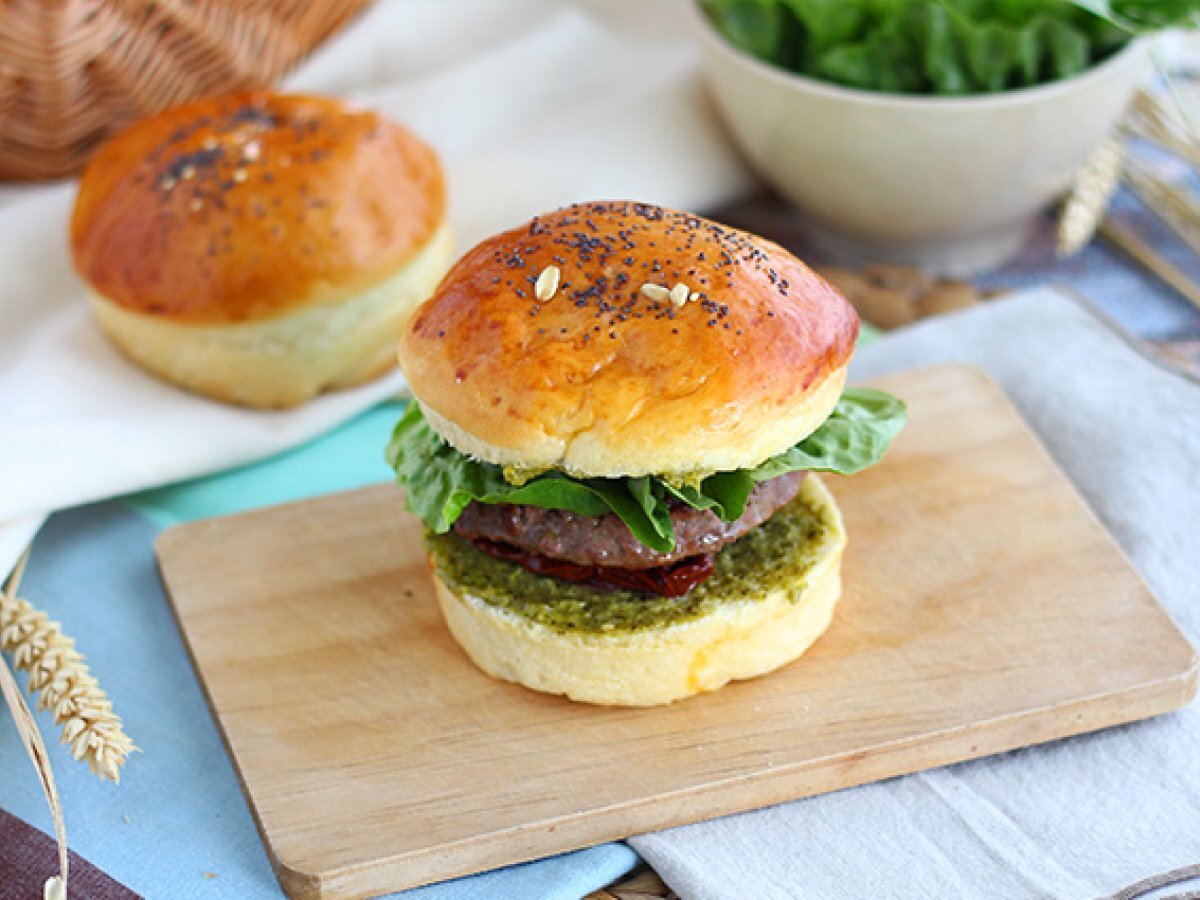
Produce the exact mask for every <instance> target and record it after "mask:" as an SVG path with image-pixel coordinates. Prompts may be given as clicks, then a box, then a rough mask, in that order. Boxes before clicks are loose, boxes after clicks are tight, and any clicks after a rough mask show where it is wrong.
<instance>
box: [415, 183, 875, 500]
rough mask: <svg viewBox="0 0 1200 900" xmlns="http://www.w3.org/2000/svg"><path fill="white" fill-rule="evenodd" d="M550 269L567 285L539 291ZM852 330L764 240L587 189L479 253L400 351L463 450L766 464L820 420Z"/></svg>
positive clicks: (818, 288)
mask: <svg viewBox="0 0 1200 900" xmlns="http://www.w3.org/2000/svg"><path fill="white" fill-rule="evenodd" d="M551 267H553V269H556V270H557V274H558V280H559V283H558V285H557V290H556V291H555V292H554V294H553V296H552V297H551V298H550V299H539V297H538V290H537V283H538V281H539V276H540V275H542V273H543V272H546V273H547V274H546V275H545V276H544V278H543V286H544V287H546V286H548V283H549V282H551V281H553V279H554V274H555V273H554V271H549V270H550V269H551ZM677 285H683V286H684V287H681V288H677V287H676V286H677ZM644 286H648V287H644ZM673 288H674V289H676V291H677V295H676V301H678V300H680V299H682V298H683V295H684V294H686V295H687V296H688V297H690V298H691V299H690V300H688V301H687V302H684V303H683V304H682V305H678V304H677V302H676V301H673V300H672V299H670V298H669V297H667V296H665V294H666V293H667V291H669V290H671V289H673ZM857 333H858V317H857V315H856V314H855V312H854V309H853V308H852V307H851V306H850V304H849V303H848V302H847V301H846V300H845V299H844V298H843V297H842V296H841V295H840V294H839V293H838V292H837V291H836V290H834V289H833V288H832V287H830V286H829V285H828V284H827V283H826V282H825V281H823V280H822V279H821V278H820V277H819V276H817V275H816V274H814V273H813V272H812V271H811V270H810V269H809V268H807V267H806V266H805V265H804V264H803V263H801V262H800V261H799V260H797V259H796V258H795V257H793V256H792V255H791V254H789V253H788V252H787V251H786V250H784V249H782V248H781V247H779V246H777V245H775V244H773V243H771V242H769V241H766V240H763V239H762V238H759V237H755V236H753V235H750V234H747V233H746V232H742V231H738V230H736V229H733V228H729V227H726V226H723V225H719V224H717V223H715V222H711V221H708V220H706V219H702V218H699V217H697V216H693V215H690V214H688V213H682V212H676V211H673V210H668V209H663V208H661V207H657V206H652V205H649V204H643V203H632V202H624V201H616V202H591V203H580V204H575V205H572V206H569V207H566V208H564V209H561V210H558V211H556V212H553V213H550V214H548V215H544V216H539V217H537V218H535V219H533V220H532V221H531V222H528V223H527V224H525V225H522V226H520V227H518V228H515V229H513V230H511V231H507V232H505V233H503V234H500V235H497V236H495V237H492V238H490V239H488V240H486V241H484V242H483V243H481V244H479V245H478V246H477V247H475V248H474V249H473V250H471V251H470V252H468V253H467V254H466V255H465V256H464V257H463V258H462V259H461V260H459V262H458V263H457V264H456V265H455V266H454V267H453V268H452V269H451V271H450V272H449V274H448V275H447V276H446V278H445V279H444V280H443V282H442V283H441V285H440V286H439V287H438V290H437V292H436V293H435V294H434V296H433V297H432V298H431V299H430V300H429V301H428V302H426V303H425V304H423V305H422V306H421V307H420V309H419V310H418V311H417V313H416V315H415V316H414V317H413V319H412V322H411V324H410V325H409V327H407V328H406V329H405V332H404V335H403V337H402V339H401V342H400V361H401V366H402V367H403V369H404V373H405V375H406V376H407V378H408V381H409V384H410V385H411V387H412V390H413V394H414V396H416V397H417V398H418V401H419V402H420V404H421V407H422V409H423V411H424V412H425V415H426V418H427V419H428V421H429V423H430V425H431V426H432V427H433V428H435V429H436V430H437V431H438V433H439V434H441V435H442V437H444V438H445V439H446V440H447V441H448V442H450V443H451V444H452V445H454V446H455V447H456V448H457V449H458V450H460V451H461V452H463V453H465V454H468V455H470V456H473V457H476V458H479V459H482V460H486V461H488V462H492V463H496V464H499V465H505V466H513V467H518V468H527V469H545V468H554V469H559V470H562V471H565V472H567V473H568V474H570V475H573V476H576V477H622V476H634V477H636V476H641V475H648V474H656V475H664V474H665V475H688V474H694V473H702V472H713V471H723V470H731V469H742V468H750V467H753V466H756V465H758V464H759V463H761V462H763V461H764V460H765V459H767V458H768V457H771V456H774V455H775V454H777V453H780V452H782V451H783V450H785V449H787V448H788V447H790V446H792V445H793V444H795V443H796V442H797V441H799V440H801V439H803V438H804V437H805V436H806V435H808V434H809V433H811V432H812V431H813V430H815V429H816V428H817V427H818V426H820V425H821V423H822V422H824V421H825V419H826V418H827V417H828V415H829V413H830V412H831V411H832V409H833V407H834V405H835V404H836V402H837V400H838V397H839V395H840V394H841V391H842V387H843V385H844V383H845V378H846V367H847V364H848V362H849V359H850V355H851V353H852V352H853V348H854V341H855V338H856V337H857Z"/></svg>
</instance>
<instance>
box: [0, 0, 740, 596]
mask: <svg viewBox="0 0 1200 900" xmlns="http://www.w3.org/2000/svg"><path fill="white" fill-rule="evenodd" d="M697 64H698V54H697V52H696V50H695V48H694V46H693V45H692V42H691V40H690V39H689V38H688V37H687V28H686V16H685V9H684V0H670V2H655V3H640V4H639V3H630V2H627V0H604V2H590V3H583V2H580V3H576V4H570V3H562V2H555V0H506V2H504V3H495V2H492V0H454V2H446V0H383V2H380V3H378V4H377V5H376V6H374V7H372V8H371V10H370V11H369V12H368V13H367V14H366V15H365V16H363V17H362V18H361V19H360V20H358V21H357V22H355V23H354V24H352V25H351V26H350V28H348V29H347V30H346V31H345V32H343V33H342V34H340V35H338V36H337V37H335V38H334V39H333V40H332V41H331V42H330V43H329V44H327V45H326V46H325V47H323V48H322V49H321V50H320V51H319V52H318V53H317V54H316V55H315V56H314V57H313V58H311V59H310V60H309V61H308V62H307V63H306V65H305V66H304V67H303V68H302V69H301V70H300V71H298V72H297V73H295V75H294V76H293V77H292V78H291V79H289V81H288V82H287V87H289V88H290V89H293V90H302V91H311V92H324V93H332V94H338V95H342V96H350V97H353V98H356V99H359V100H361V101H362V102H363V103H365V104H368V105H371V106H375V107H377V108H379V109H380V110H382V111H384V112H385V113H387V114H389V115H391V116H393V117H394V118H396V119H398V120H400V121H402V122H405V123H408V124H409V125H410V126H411V127H413V128H414V129H415V130H416V131H417V132H418V133H420V134H421V135H423V136H424V137H425V138H426V139H427V140H429V141H431V142H432V143H433V144H434V146H435V147H436V148H437V149H438V151H439V152H440V153H441V155H442V158H443V160H444V162H445V164H446V168H447V174H448V182H449V188H450V196H451V223H452V225H453V227H454V229H455V232H456V234H457V237H458V243H459V247H460V249H465V248H466V247H468V246H470V245H471V244H473V243H474V242H476V241H478V240H479V239H480V238H482V237H485V236H486V235H488V234H490V233H492V232H494V231H497V230H500V229H502V228H505V227H509V226H511V225H515V224H517V223H519V222H520V221H522V220H523V219H525V218H527V217H529V216H531V215H533V214H535V213H537V212H540V211H544V210H546V209H549V208H553V207H555V206H558V205H561V204H563V203H567V202H570V201H573V200H580V199H594V198H602V197H610V198H612V197H633V198H638V199H643V200H648V201H651V202H658V203H663V204H666V205H671V206H679V207H684V208H691V209H703V208H705V207H708V206H711V205H714V204H716V203H719V202H721V201H724V200H728V199H731V198H732V197H734V196H736V195H737V194H738V193H740V192H742V191H744V190H745V189H746V188H747V187H748V185H749V183H750V182H749V178H748V176H747V175H746V173H745V171H744V169H743V168H742V166H741V164H740V163H739V162H738V161H737V158H736V156H735V155H734V153H733V151H732V150H731V149H730V147H729V145H728V143H727V142H726V139H725V137H724V135H723V132H722V131H721V129H720V126H719V125H718V123H717V121H716V119H715V117H714V115H713V113H712V111H711V109H710V108H709V105H708V103H707V100H706V98H705V96H704V94H703V91H702V89H701V86H700V83H699V79H698V75H697ZM371 189H373V190H387V185H373V186H372V187H371ZM73 193H74V186H73V184H66V185H58V186H55V187H50V188H33V189H31V188H8V189H5V190H4V191H2V192H0V201H3V205H2V206H0V410H3V435H4V439H3V440H2V441H0V572H7V571H8V570H9V568H10V567H11V564H12V562H13V560H14V559H15V556H16V554H17V553H18V552H19V551H20V548H21V547H22V546H24V544H25V543H26V542H27V540H28V538H29V536H30V534H31V533H32V531H33V530H34V529H36V527H37V524H38V523H39V522H40V520H41V517H42V516H43V515H44V514H45V513H47V512H49V511H52V510H54V509H60V508H64V507H68V506H74V505H76V504H79V503H84V502H87V501H90V500H95V499H98V498H103V497H110V496H115V495H119V494H124V493H127V492H130V491H134V490H138V489H140V488H145V487H149V486H152V485H157V484H163V483H168V482H172V481H178V480H181V479H185V478H189V477H193V476H196V475H200V474H204V473H208V472H213V471H218V470H221V469H225V468H229V467H232V466H236V465H239V464H242V463H246V462H249V461H251V460H254V459H257V458H260V457H263V456H267V455H270V454H272V453H275V452H278V451H280V450H283V449H285V448H287V447H290V446H293V445H295V444H298V443H301V442H303V441H305V440H307V439H309V438H311V437H313V436H314V435H316V434H319V433H321V432H323V431H325V430H328V429H329V428H331V427H332V426H334V425H336V424H337V423H339V422H341V421H343V420H345V419H347V418H349V417H351V416H353V415H354V414H356V413H358V412H360V411H361V410H363V409H365V408H366V407H368V406H370V405H372V404H374V403H376V402H378V401H379V400H380V399H382V398H383V397H385V396H387V395H389V394H392V393H394V392H395V391H397V390H398V389H399V388H400V387H401V386H402V383H401V380H400V379H399V377H398V376H395V375H393V376H392V377H390V378H386V379H383V380H381V381H378V382H375V383H373V384H370V385H367V386H365V387H362V388H358V389H355V390H351V391H345V392H341V393H338V394H334V395H330V396H326V397H323V398H321V399H319V400H317V401H315V402H314V403H311V404H309V405H307V406H305V407H303V408H301V409H298V410H295V411H291V412H282V413H272V412H253V411H247V410H240V409H234V408H231V407H227V406H223V405H221V404H218V403H214V402H211V401H208V400H204V399H201V398H198V397H194V396H191V395H189V394H186V393H184V392H182V391H179V390H176V389H175V388H172V387H170V386H168V385H165V384H163V383H161V382H159V381H157V380H155V379H154V378H152V377H151V376H149V375H147V374H145V373H144V372H142V371H141V370H140V369H137V368H135V367H134V366H132V365H131V364H130V363H128V362H126V361H125V360H124V359H123V358H122V357H121V356H119V355H118V353H117V352H116V351H115V350H114V349H113V348H112V347H111V346H110V345H109V344H108V343H107V342H106V341H105V339H104V338H103V337H102V336H101V334H100V333H99V331H98V330H97V328H96V326H95V324H94V323H93V321H92V319H91V316H90V314H89V311H88V309H87V306H86V303H85V299H84V291H83V287H82V285H81V284H80V283H79V282H78V280H77V279H76V277H75V276H74V275H73V273H72V271H71V266H70V260H69V255H68V252H67V245H66V234H65V232H66V225H67V220H68V216H69V212H70V207H71V201H72V196H73Z"/></svg>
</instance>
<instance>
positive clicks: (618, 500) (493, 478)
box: [386, 388, 907, 552]
mask: <svg viewBox="0 0 1200 900" xmlns="http://www.w3.org/2000/svg"><path fill="white" fill-rule="evenodd" d="M906 415H907V414H906V410H905V406H904V403H903V402H902V401H900V400H898V399H897V398H895V397H893V396H891V395H890V394H886V393H884V392H883V391H876V390H872V389H869V388H847V389H846V391H845V392H844V393H843V394H842V397H841V399H840V400H839V401H838V403H837V406H836V407H835V409H834V411H833V413H832V414H831V415H830V416H829V418H828V419H827V420H826V421H825V423H824V424H823V425H822V426H821V427H820V428H818V429H817V430H816V431H814V432H813V433H812V434H810V435H809V436H808V437H806V438H805V439H804V440H802V441H801V442H800V443H798V444H796V445H795V446H794V447H790V448H789V449H788V450H786V451H785V452H783V453H781V454H779V455H778V456H775V457H772V458H771V459H769V460H767V461H766V462H764V463H763V464H762V465H760V466H758V467H757V468H754V469H741V470H738V471H733V472H717V473H716V474H714V475H710V476H709V477H708V478H705V479H704V481H703V482H702V483H701V484H700V486H699V487H694V486H690V485H673V484H670V483H668V482H667V481H664V480H663V479H661V478H656V477H652V476H643V477H640V478H581V479H577V478H571V477H570V476H568V475H565V474H563V473H561V472H548V473H546V474H544V475H539V476H537V477H536V478H533V479H530V480H529V481H527V482H525V484H523V485H520V486H518V485H512V484H509V483H508V481H506V480H505V478H504V473H503V470H502V469H501V468H500V467H499V466H496V465H492V464H491V463H485V462H480V461H478V460H474V459H471V458H470V457H467V456H465V455H463V454H462V453H459V452H458V451H457V450H455V449H454V448H453V447H451V446H450V445H449V444H447V443H446V442H445V441H443V440H442V439H441V437H439V436H438V434H437V432H435V431H434V430H433V429H432V428H431V427H430V426H429V423H428V422H426V421H425V417H424V416H423V415H422V414H421V408H420V406H418V405H417V404H416V403H410V404H409V405H408V408H407V409H406V410H405V412H404V415H403V416H402V417H401V419H400V421H399V422H398V423H397V424H396V428H395V430H394V431H393V433H392V439H391V441H390V442H389V444H388V447H387V451H386V456H387V460H388V463H389V464H390V465H391V466H392V468H393V469H394V470H395V472H396V480H397V481H398V482H399V483H400V484H401V485H403V486H404V488H405V500H406V504H407V506H408V509H409V510H410V511H411V512H413V513H415V514H416V515H417V516H419V517H420V518H421V520H422V521H423V522H425V524H426V525H428V526H429V528H431V529H432V530H433V531H435V532H437V533H438V534H444V533H445V532H447V531H449V530H450V528H451V526H453V525H454V522H455V520H457V519H458V517H459V516H460V515H461V514H462V511H463V509H465V508H466V506H467V504H468V503H470V502H471V501H472V500H475V501H478V502H480V503H510V504H520V505H524V506H537V507H540V508H542V509H562V510H567V511H569V512H574V513H578V514H580V515H584V516H601V515H605V514H606V513H610V512H611V513H615V514H616V515H617V516H619V517H620V518H621V521H622V522H624V523H625V525H626V527H627V528H629V530H630V532H631V533H632V534H633V536H634V537H636V538H637V539H638V540H639V541H641V542H642V543H643V544H645V545H646V546H647V547H651V548H653V549H655V550H659V551H662V552H668V551H670V550H671V549H673V548H674V546H675V533H674V529H673V527H672V524H671V508H670V503H671V500H672V499H674V500H678V501H680V502H683V503H686V504H688V505H689V506H692V507H694V508H696V509H708V510H712V511H713V512H714V513H716V514H717V515H718V516H720V517H721V518H722V519H724V520H725V521H733V520H734V519H737V518H739V517H740V516H741V515H742V513H743V512H744V511H745V509H746V498H747V497H748V496H749V495H750V492H751V491H752V490H753V489H754V485H755V484H757V483H758V482H760V481H767V480H769V479H771V478H775V477H777V476H779V475H782V474H784V473H785V472H795V471H799V470H802V469H803V470H811V471H822V472H837V473H839V474H842V475H852V474H854V473H855V472H859V471H861V470H862V469H865V468H867V467H868V466H871V465H874V464H875V463H876V462H878V461H879V460H880V459H881V458H882V457H883V454H884V453H885V452H886V451H887V448H888V445H889V444H891V442H892V440H893V438H895V436H896V435H897V434H898V433H899V432H900V429H901V428H903V427H904V422H905V420H906Z"/></svg>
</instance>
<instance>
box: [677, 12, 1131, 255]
mask: <svg viewBox="0 0 1200 900" xmlns="http://www.w3.org/2000/svg"><path fill="white" fill-rule="evenodd" d="M693 9H694V19H695V21H696V28H697V30H698V31H699V33H700V35H701V38H702V42H703V45H704V59H705V72H706V75H707V78H708V82H709V86H710V88H711V90H712V93H713V95H714V97H715V98H716V102H717V106H718V108H719V109H720V110H721V113H722V114H723V116H724V118H725V121H726V122H727V123H728V125H729V128H730V130H731V131H732V133H733V137H734V140H735V141H736V142H737V144H738V145H739V146H740V147H741V149H742V151H743V153H744V154H745V155H746V157H747V158H748V160H749V161H750V163H751V165H752V166H753V167H754V169H755V170H756V171H757V172H758V173H759V175H760V176H761V177H762V178H763V179H764V180H766V181H767V182H768V183H769V184H770V185H771V186H772V187H774V188H775V189H776V190H777V191H779V193H781V194H782V195H783V196H785V197H787V198H788V199H789V200H791V201H792V202H793V203H795V204H796V205H797V206H798V207H799V208H800V209H801V210H802V212H803V214H804V220H805V223H806V225H807V227H806V229H805V230H806V233H807V234H808V236H809V237H810V238H811V239H812V241H813V243H814V245H815V246H816V247H817V248H818V249H820V250H823V251H824V252H825V253H827V254H828V255H830V256H831V257H833V259H834V260H835V261H841V262H848V263H860V262H868V261H881V262H903V263H909V264H912V265H917V266H920V267H922V268H925V269H927V270H929V271H931V272H935V273H938V274H943V275H954V276H960V277H961V276H966V275H971V274H975V273H977V272H980V271H983V270H986V269H988V268H992V267H994V266H996V265H998V264H999V263H1001V262H1003V261H1004V260H1005V259H1007V258H1009V257H1010V256H1012V255H1013V254H1014V253H1016V252H1017V251H1018V250H1019V249H1020V247H1021V244H1022V243H1023V241H1024V239H1025V236H1026V232H1027V229H1028V226H1029V224H1030V222H1031V221H1032V218H1033V216H1034V215H1035V214H1036V213H1037V212H1038V211H1039V210H1040V209H1042V208H1043V207H1044V206H1045V205H1046V204H1047V203H1049V202H1050V201H1052V200H1053V199H1054V198H1055V197H1057V196H1059V195H1060V194H1062V193H1063V192H1064V191H1065V190H1066V189H1067V188H1068V187H1069V185H1070V184H1071V181H1072V178H1073V177H1074V174H1075V172H1076V171H1077V170H1078V169H1079V167H1080V166H1081V165H1082V164H1083V162H1084V161H1085V160H1086V159H1087V157H1088V154H1089V153H1090V152H1091V151H1092V149H1093V148H1094V147H1095V146H1096V145H1097V144H1098V143H1099V142H1100V141H1101V140H1102V139H1103V138H1104V137H1105V136H1106V135H1107V134H1108V133H1109V132H1110V131H1111V130H1112V128H1113V127H1114V125H1115V124H1116V122H1117V120H1118V118H1120V116H1121V113H1122V112H1123V110H1124V109H1125V107H1126V105H1127V104H1128V102H1129V98H1130V96H1131V94H1132V92H1133V90H1134V88H1135V87H1136V86H1137V85H1138V83H1139V82H1140V80H1141V79H1142V78H1143V77H1144V75H1145V73H1146V69H1147V58H1148V53H1147V50H1146V47H1145V46H1144V44H1143V43H1142V42H1135V43H1133V44H1131V45H1130V46H1129V47H1126V48H1125V49H1123V50H1121V51H1120V52H1118V53H1116V54H1115V55H1113V56H1112V57H1110V58H1109V59H1107V60H1105V61H1104V62H1102V63H1101V64H1100V65H1098V66H1095V67H1094V68H1092V69H1089V70H1088V71H1087V72H1084V73H1083V74H1080V75H1077V76H1075V77H1073V78H1067V79H1064V80H1062V81H1056V82H1051V83H1049V84H1046V85H1042V86H1039V87H1032V88H1024V89H1020V90H1014V91H1006V92H1004V93H1000V94H984V95H979V96H973V97H927V96H912V95H901V94H885V93H879V92H874V91H862V90H854V89H850V88H844V87H839V86H837V85H833V84H829V83H826V82H823V81H819V80H817V79H813V78H808V77H806V76H803V75H795V74H792V73H790V72H786V71H784V70H783V69H780V68H777V67H774V66H771V65H767V64H766V63H763V62H760V61H758V60H757V59H755V58H753V57H751V56H749V55H748V54H746V53H743V52H742V51H740V50H737V49H735V48H734V47H733V46H732V45H731V44H729V43H728V42H727V41H726V40H725V38H724V37H722V36H721V35H720V34H719V33H718V32H717V31H716V29H714V28H713V26H712V25H711V24H710V23H709V21H708V19H707V17H706V16H705V15H704V14H703V13H702V12H701V11H700V10H699V9H698V8H696V7H693Z"/></svg>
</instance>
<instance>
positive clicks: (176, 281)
mask: <svg viewBox="0 0 1200 900" xmlns="http://www.w3.org/2000/svg"><path fill="white" fill-rule="evenodd" d="M445 207H446V198H445V186H444V180H443V176H442V171H441V167H440V165H439V163H438V161H437V158H436V156H435V155H434V153H433V151H432V150H431V149H430V148H429V147H428V146H426V145H425V144H423V143H422V142H421V141H420V140H418V139H417V138H416V137H414V136H413V135H412V134H410V133H409V132H408V131H407V130H405V129H404V128H402V127H400V126H399V125H396V124H394V123H391V122H388V121H387V120H385V119H382V118H381V117H380V116H378V115H376V114H375V113H373V112H369V111H366V110H357V109H354V108H352V107H349V106H347V105H346V104H344V103H342V102H340V101H336V100H330V99H324V98H318V97H307V96H287V95H278V94H270V93H265V92H251V93H244V94H238V95H234V96H230V97H223V98H216V99H207V100H201V101H198V102H195V103H191V104H188V105H186V106H181V107H177V108H175V109H172V110H168V111H167V112H165V113H162V114H161V115H158V116H155V117H153V118H150V119H146V120H143V121H141V122H139V123H137V124H135V125H134V126H133V127H131V128H130V129H129V130H127V131H125V132H124V133H122V134H121V135H119V136H117V137H116V138H114V139H113V140H112V141H111V142H109V144H108V145H106V146H105V147H104V149H103V150H101V151H100V153H99V154H97V155H96V157H95V159H94V160H93V162H92V163H91V165H90V166H89V167H88V169H87V171H86V172H85V173H84V176H83V179H82V181H81V183H80V187H79V194H78V197H77V199H76V203H75V210H74V214H73V216H72V219H71V249H72V254H73V257H74V261H75V267H76V269H77V270H78V271H79V274H80V275H81V276H82V277H83V278H84V280H86V281H87V282H88V283H89V284H90V286H91V287H92V288H93V290H94V291H95V292H96V293H97V294H99V295H101V296H102V297H104V298H105V299H107V300H108V301H109V302H111V303H113V304H115V305H116V306H119V307H122V308H124V309H126V310H129V311H130V312H135V313H141V314H144V315H147V316H151V317H154V318H155V319H156V320H158V321H165V322H173V323H180V324H204V325H219V324H234V323H246V322H256V321H264V320H268V319H271V318H275V317H278V316H282V315H285V314H287V313H289V312H294V311H296V310H298V309H300V308H302V307H306V306H309V305H314V304H319V303H327V302H333V301H337V300H340V299H342V298H345V297H351V296H355V295H358V294H361V293H362V292H363V291H364V290H367V289H369V288H370V287H372V286H373V285H375V284H376V283H378V282H380V281H382V280H384V279H385V278H388V277H390V276H393V275H394V274H395V273H396V272H397V271H398V269H399V268H400V267H401V266H402V265H403V264H404V263H405V262H407V261H408V260H409V259H410V258H411V257H412V256H414V255H415V254H416V253H417V252H418V251H420V250H421V249H422V248H423V247H424V246H425V245H426V244H427V243H428V242H429V240H430V238H431V237H432V236H433V234H434V232H435V230H436V229H437V228H438V226H439V225H441V224H442V223H443V220H444V218H445Z"/></svg>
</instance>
